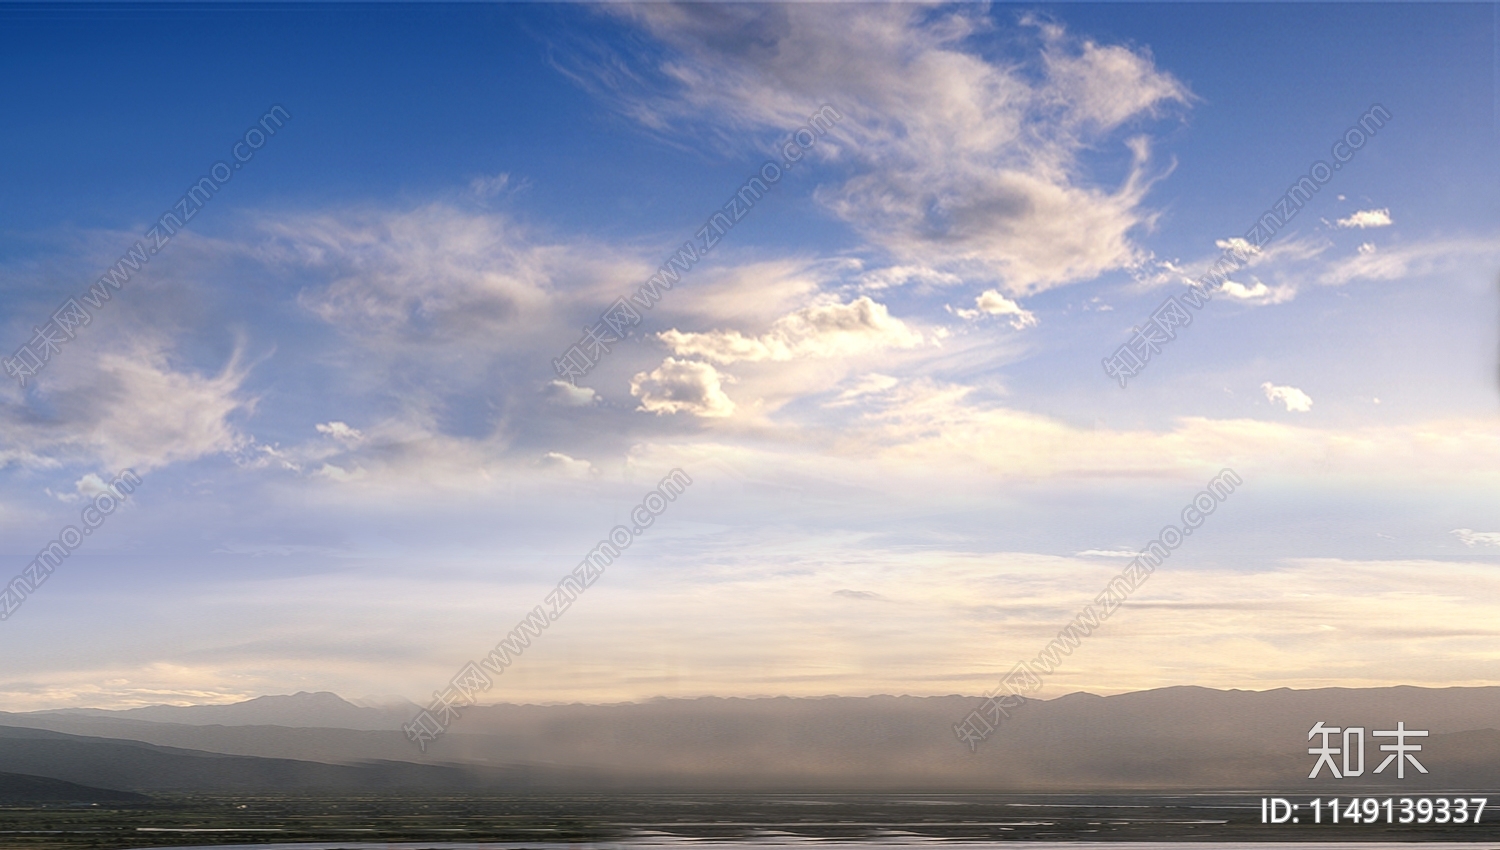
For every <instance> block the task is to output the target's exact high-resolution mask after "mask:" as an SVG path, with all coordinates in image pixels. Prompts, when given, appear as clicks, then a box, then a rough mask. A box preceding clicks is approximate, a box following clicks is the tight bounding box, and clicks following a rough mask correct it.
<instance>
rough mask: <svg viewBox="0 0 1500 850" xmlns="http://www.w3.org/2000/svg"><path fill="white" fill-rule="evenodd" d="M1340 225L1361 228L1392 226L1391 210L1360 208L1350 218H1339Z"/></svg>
mask: <svg viewBox="0 0 1500 850" xmlns="http://www.w3.org/2000/svg"><path fill="white" fill-rule="evenodd" d="M1338 226H1339V227H1345V228H1347V227H1358V228H1360V229H1361V230H1363V229H1364V228H1366V227H1390V226H1391V211H1390V210H1388V209H1381V210H1360V211H1359V212H1357V213H1355V214H1353V215H1351V216H1349V217H1348V218H1341V219H1339V220H1338Z"/></svg>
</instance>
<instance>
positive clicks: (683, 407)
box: [630, 357, 734, 418]
mask: <svg viewBox="0 0 1500 850" xmlns="http://www.w3.org/2000/svg"><path fill="white" fill-rule="evenodd" d="M732 380H733V378H730V377H729V376H727V375H721V374H719V372H718V370H716V369H715V368H714V367H713V366H711V365H709V364H707V363H700V362H698V361H695V360H678V359H677V358H675V357H668V358H667V359H666V360H663V361H662V364H661V365H660V366H658V367H657V368H656V369H653V370H652V371H650V372H639V373H637V374H636V376H635V377H634V378H632V379H631V381H630V394H631V395H633V396H635V397H636V398H639V399H640V400H641V404H640V407H639V408H638V409H640V410H644V411H647V412H650V413H655V414H658V415H660V414H663V413H691V414H693V415H694V416H702V417H706V418H717V417H724V416H729V415H731V414H733V413H734V402H733V401H731V400H730V398H729V396H728V395H726V394H725V393H724V383H725V382H726V381H732Z"/></svg>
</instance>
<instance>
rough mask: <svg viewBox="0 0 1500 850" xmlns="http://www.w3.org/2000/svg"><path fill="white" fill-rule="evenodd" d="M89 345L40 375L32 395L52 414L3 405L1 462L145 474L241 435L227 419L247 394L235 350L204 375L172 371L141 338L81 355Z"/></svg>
mask: <svg viewBox="0 0 1500 850" xmlns="http://www.w3.org/2000/svg"><path fill="white" fill-rule="evenodd" d="M87 352H88V349H79V350H78V353H77V356H75V357H73V358H62V359H60V360H59V362H58V363H57V364H55V365H53V366H52V368H50V369H49V370H48V372H47V373H46V374H45V375H44V376H43V378H42V379H41V380H40V381H39V382H38V384H37V389H36V396H37V400H38V402H39V403H40V404H43V405H45V406H46V408H47V409H48V410H49V415H47V416H45V417H44V416H37V415H35V413H34V411H32V410H30V409H29V408H28V407H26V406H23V405H11V404H6V405H4V406H0V445H4V446H5V449H4V450H3V451H0V462H10V461H20V462H23V463H29V464H33V465H39V466H51V465H56V464H57V463H59V462H69V461H72V462H83V463H89V464H98V465H102V466H103V467H105V468H106V469H109V470H113V471H119V470H123V469H127V468H128V469H133V470H135V471H136V472H137V473H144V472H145V471H147V470H150V469H156V468H159V467H162V466H166V465H168V464H171V463H177V462H184V461H190V460H196V459H198V458H201V457H204V456H207V455H212V454H217V453H220V452H228V451H232V450H234V449H235V448H237V447H238V446H240V445H241V444H242V443H243V442H244V438H243V437H242V436H241V435H240V434H239V433H238V432H237V431H236V429H235V427H234V426H233V425H232V424H231V422H230V418H231V417H232V416H234V415H235V414H237V413H240V412H243V411H246V410H248V409H250V408H251V407H253V404H254V402H253V400H251V399H247V398H244V397H242V396H241V395H240V386H241V384H242V383H243V382H244V379H245V377H246V374H247V372H246V370H245V369H244V368H243V367H242V366H241V364H240V361H239V355H238V353H236V354H235V355H234V356H233V357H232V358H231V360H230V362H229V364H228V365H226V366H225V367H224V368H223V370H221V371H220V372H219V373H218V374H217V375H211V376H205V375H199V374H196V373H192V372H187V371H179V370H178V369H176V368H174V366H173V365H172V363H171V358H170V357H169V356H168V354H167V352H166V351H165V350H164V349H163V348H161V347H153V346H151V345H150V344H148V343H146V342H144V341H138V342H136V343H135V344H134V345H133V346H132V347H131V348H129V349H126V350H122V351H111V352H107V353H104V354H100V355H97V356H96V357H95V358H94V359H93V360H92V361H88V360H84V359H79V358H80V357H82V356H83V355H84V354H85V353H87Z"/></svg>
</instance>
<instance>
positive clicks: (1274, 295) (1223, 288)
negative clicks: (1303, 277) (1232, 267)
mask: <svg viewBox="0 0 1500 850" xmlns="http://www.w3.org/2000/svg"><path fill="white" fill-rule="evenodd" d="M1219 291H1220V292H1222V293H1224V294H1225V295H1228V296H1229V297H1230V298H1233V299H1235V300H1236V301H1247V302H1250V303H1252V304H1282V303H1285V302H1287V301H1290V300H1292V299H1293V298H1294V297H1296V295H1297V287H1295V286H1292V285H1291V284H1282V285H1280V286H1266V285H1265V284H1264V283H1262V282H1261V281H1258V280H1257V281H1256V282H1255V283H1254V284H1253V285H1251V286H1246V285H1244V284H1243V283H1238V282H1236V281H1232V280H1226V281H1224V282H1223V283H1222V284H1220V285H1219Z"/></svg>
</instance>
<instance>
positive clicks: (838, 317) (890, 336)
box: [657, 296, 922, 364]
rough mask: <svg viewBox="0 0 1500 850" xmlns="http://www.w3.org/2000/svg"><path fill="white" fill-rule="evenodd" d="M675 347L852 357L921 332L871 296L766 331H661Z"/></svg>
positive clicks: (784, 320) (796, 316)
mask: <svg viewBox="0 0 1500 850" xmlns="http://www.w3.org/2000/svg"><path fill="white" fill-rule="evenodd" d="M657 336H658V338H659V339H661V341H662V342H665V343H666V344H667V345H668V346H669V347H670V348H671V349H672V353H674V354H676V355H678V356H683V357H687V356H697V357H703V358H706V359H709V360H713V361H715V362H717V363H726V364H727V363H735V362H739V361H742V360H743V361H750V362H758V361H765V360H771V361H786V360H792V359H796V358H803V357H848V356H852V355H857V354H864V353H867V352H871V351H878V350H881V349H886V348H912V347H914V346H917V345H920V344H921V343H922V335H921V334H920V333H918V332H916V331H914V330H912V329H910V328H908V327H907V326H906V323H904V322H902V321H901V320H900V319H897V318H894V317H892V316H891V314H890V312H889V311H888V310H887V309H886V307H885V305H884V304H881V303H879V302H876V301H872V300H871V299H870V298H869V296H860V297H859V298H857V299H855V300H854V301H851V302H849V303H847V304H838V303H834V304H819V305H814V306H811V307H804V308H803V309H801V310H798V311H796V312H794V313H790V314H788V315H785V316H782V317H781V318H779V319H777V320H776V321H775V322H774V323H772V325H771V327H770V329H769V330H767V331H766V333H764V334H761V335H759V336H746V335H744V334H742V333H741V332H739V331H733V330H730V331H709V332H706V333H684V332H682V331H679V330H677V329H675V328H674V329H672V330H668V331H664V332H662V333H660V334H658V335H657Z"/></svg>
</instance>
